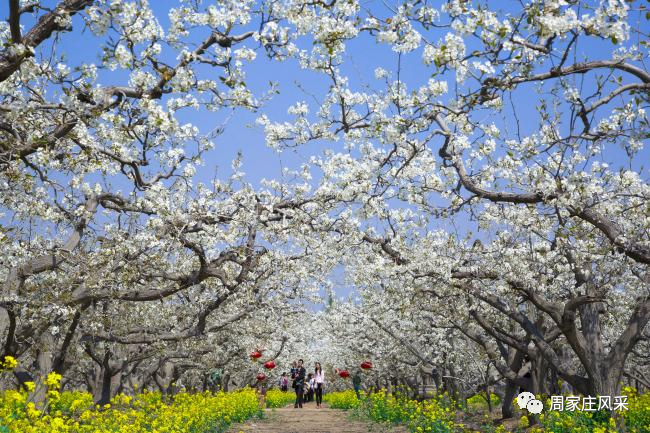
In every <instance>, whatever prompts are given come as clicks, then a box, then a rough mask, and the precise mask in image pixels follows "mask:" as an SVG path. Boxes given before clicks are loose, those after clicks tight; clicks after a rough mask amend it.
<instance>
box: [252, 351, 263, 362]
mask: <svg viewBox="0 0 650 433" xmlns="http://www.w3.org/2000/svg"><path fill="white" fill-rule="evenodd" d="M261 357H262V352H260V351H259V350H254V351H252V352H251V358H252V359H253V361H255V360H257V359H258V358H261Z"/></svg>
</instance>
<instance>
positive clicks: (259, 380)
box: [256, 373, 266, 382]
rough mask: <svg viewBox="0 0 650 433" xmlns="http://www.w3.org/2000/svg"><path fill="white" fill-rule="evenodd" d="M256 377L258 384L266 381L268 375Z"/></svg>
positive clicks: (262, 374) (259, 374)
mask: <svg viewBox="0 0 650 433" xmlns="http://www.w3.org/2000/svg"><path fill="white" fill-rule="evenodd" d="M256 377H257V381H258V382H264V381H265V380H266V374H264V373H257V376H256Z"/></svg>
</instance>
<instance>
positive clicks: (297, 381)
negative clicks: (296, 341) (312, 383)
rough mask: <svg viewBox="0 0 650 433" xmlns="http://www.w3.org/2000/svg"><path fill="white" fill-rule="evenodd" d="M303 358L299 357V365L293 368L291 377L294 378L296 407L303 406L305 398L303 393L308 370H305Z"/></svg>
mask: <svg viewBox="0 0 650 433" xmlns="http://www.w3.org/2000/svg"><path fill="white" fill-rule="evenodd" d="M302 364H303V360H302V359H299V360H298V365H297V366H296V368H295V370H294V369H292V374H291V378H292V379H293V387H294V389H295V390H296V402H295V404H294V405H293V407H294V409H295V408H298V407H300V408H302V398H303V393H304V392H305V375H306V374H307V370H305V367H303V366H302Z"/></svg>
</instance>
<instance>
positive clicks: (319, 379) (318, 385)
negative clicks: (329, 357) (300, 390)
mask: <svg viewBox="0 0 650 433" xmlns="http://www.w3.org/2000/svg"><path fill="white" fill-rule="evenodd" d="M314 385H315V389H314V392H315V393H316V407H317V408H318V409H320V408H321V407H323V386H325V374H324V373H323V368H322V367H321V365H320V362H317V363H316V364H315V368H314Z"/></svg>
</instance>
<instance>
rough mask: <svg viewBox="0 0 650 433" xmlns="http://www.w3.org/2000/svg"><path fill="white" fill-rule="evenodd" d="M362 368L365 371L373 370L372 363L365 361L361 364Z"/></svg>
mask: <svg viewBox="0 0 650 433" xmlns="http://www.w3.org/2000/svg"><path fill="white" fill-rule="evenodd" d="M361 368H363V369H364V370H370V369H371V368H372V362H370V361H363V362H362V363H361Z"/></svg>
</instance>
